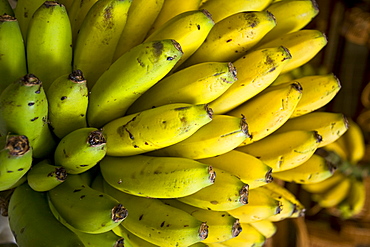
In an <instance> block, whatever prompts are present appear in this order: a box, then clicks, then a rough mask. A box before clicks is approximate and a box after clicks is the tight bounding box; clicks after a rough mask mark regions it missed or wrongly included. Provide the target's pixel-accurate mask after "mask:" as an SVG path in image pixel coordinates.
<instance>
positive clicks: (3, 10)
mask: <svg viewBox="0 0 370 247" xmlns="http://www.w3.org/2000/svg"><path fill="white" fill-rule="evenodd" d="M0 15H10V16H13V17H14V10H13V8H12V6H11V5H10V2H9V1H8V0H1V1H0Z"/></svg>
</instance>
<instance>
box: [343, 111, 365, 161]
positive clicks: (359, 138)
mask: <svg viewBox="0 0 370 247" xmlns="http://www.w3.org/2000/svg"><path fill="white" fill-rule="evenodd" d="M348 124H349V127H348V130H347V131H346V133H344V134H343V136H342V138H343V142H344V144H345V148H346V150H347V154H348V161H349V162H351V163H352V164H357V163H358V162H359V161H361V160H362V159H363V157H364V155H365V137H364V132H363V130H362V129H361V127H360V126H359V125H358V123H357V122H355V121H354V120H353V119H350V118H349V119H348Z"/></svg>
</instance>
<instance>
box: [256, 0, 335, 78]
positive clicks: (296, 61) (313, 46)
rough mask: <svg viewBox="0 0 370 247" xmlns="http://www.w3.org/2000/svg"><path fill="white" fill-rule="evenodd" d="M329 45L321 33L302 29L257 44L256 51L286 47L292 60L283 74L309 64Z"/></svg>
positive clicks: (304, 0)
mask: <svg viewBox="0 0 370 247" xmlns="http://www.w3.org/2000/svg"><path fill="white" fill-rule="evenodd" d="M310 1H311V0H303V1H300V0H298V1H293V2H310ZM282 2H289V1H282ZM284 12H286V10H284ZM273 30H275V29H273ZM267 35H268V34H267ZM267 35H266V36H267ZM327 43H328V40H327V37H326V36H325V34H324V33H322V32H321V31H319V30H315V29H302V30H298V31H295V32H293V33H288V34H285V35H281V34H279V36H278V37H276V38H275V39H273V40H271V41H269V42H267V43H264V44H262V45H258V44H257V45H256V49H263V48H269V47H276V46H280V45H283V46H284V47H286V48H287V49H288V50H289V51H290V53H291V54H292V59H290V60H289V62H288V63H287V65H286V66H285V67H284V68H283V70H282V71H281V73H282V74H283V73H287V72H289V71H292V70H293V69H296V68H298V67H300V66H302V65H304V64H306V63H308V62H309V61H310V60H311V59H312V58H313V57H315V56H316V55H317V53H319V52H320V51H321V50H322V49H323V48H324V47H325V46H326V45H327Z"/></svg>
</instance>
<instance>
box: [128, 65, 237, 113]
mask: <svg viewBox="0 0 370 247" xmlns="http://www.w3.org/2000/svg"><path fill="white" fill-rule="evenodd" d="M235 81H237V70H236V68H235V66H234V65H233V64H232V63H223V62H205V63H199V64H195V65H193V66H190V67H188V68H185V69H182V70H179V71H177V72H175V73H173V74H171V75H169V76H167V77H165V78H164V79H162V80H161V81H159V82H158V83H156V84H155V85H154V86H153V87H151V88H149V89H148V90H147V91H146V92H145V93H144V94H143V95H141V96H140V97H139V98H138V99H137V100H136V101H135V102H134V103H133V104H132V105H131V106H130V107H129V109H128V110H127V113H128V114H131V113H135V112H139V111H142V110H146V109H150V108H153V107H158V106H161V105H165V104H171V103H189V104H207V103H209V102H211V101H213V100H214V99H216V98H218V97H219V96H220V95H222V94H223V93H224V92H225V91H226V90H227V89H228V88H229V87H230V86H231V85H232V84H233V83H235Z"/></svg>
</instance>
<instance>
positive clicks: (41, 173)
mask: <svg viewBox="0 0 370 247" xmlns="http://www.w3.org/2000/svg"><path fill="white" fill-rule="evenodd" d="M66 179H67V172H66V170H65V169H64V167H61V166H54V165H53V164H52V163H51V162H50V161H49V160H47V159H44V160H42V161H40V162H37V163H36V164H34V165H33V166H32V168H31V170H30V171H29V172H28V173H27V183H28V185H29V186H30V187H31V188H32V189H33V190H34V191H38V192H44V191H48V190H51V189H53V188H55V187H56V186H58V185H59V184H61V183H63V182H64V181H65V180H66Z"/></svg>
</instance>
